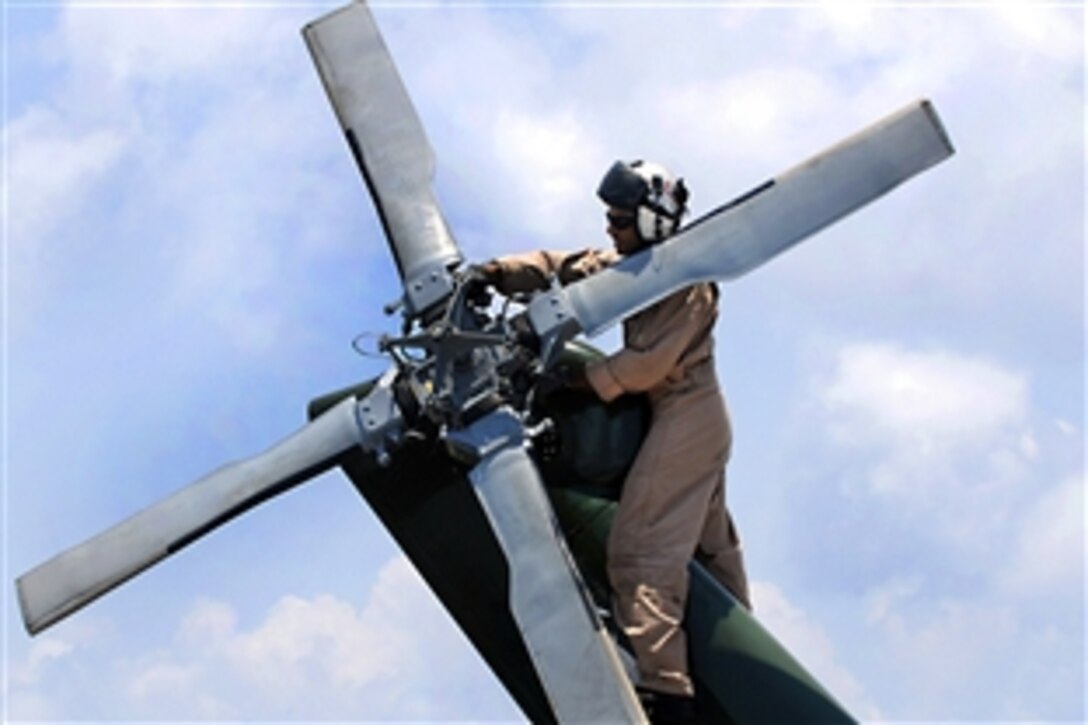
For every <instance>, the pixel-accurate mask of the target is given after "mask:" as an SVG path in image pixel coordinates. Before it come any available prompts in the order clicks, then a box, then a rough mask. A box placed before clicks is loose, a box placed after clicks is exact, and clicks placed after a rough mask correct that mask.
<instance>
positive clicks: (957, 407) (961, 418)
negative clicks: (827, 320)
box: [821, 343, 1028, 455]
mask: <svg viewBox="0 0 1088 725" xmlns="http://www.w3.org/2000/svg"><path fill="white" fill-rule="evenodd" d="M821 399H822V402H823V404H824V406H825V407H826V410H827V412H828V414H829V416H830V417H831V419H832V420H833V421H834V424H835V434H836V436H837V438H838V439H839V440H840V441H841V442H843V443H845V444H851V445H859V444H860V445H866V444H873V443H877V444H887V445H890V446H892V447H896V448H899V447H909V448H911V449H912V450H913V451H915V452H917V453H918V454H921V455H929V454H932V453H933V452H935V451H939V450H942V449H947V448H955V447H959V446H970V445H972V444H974V443H977V442H981V441H988V440H990V439H991V438H992V437H993V436H995V434H998V433H1000V432H1002V431H1004V430H1006V429H1008V428H1010V427H1013V428H1018V429H1019V428H1020V427H1022V426H1023V425H1024V422H1025V416H1026V413H1027V400H1028V384H1027V380H1026V379H1025V378H1024V376H1023V375H1018V374H1015V373H1011V372H1009V371H1007V370H1004V369H1002V368H1001V367H1000V366H998V365H995V364H994V363H992V362H989V361H986V360H982V359H977V358H970V357H965V356H962V355H957V354H952V353H948V352H944V351H933V352H918V351H910V350H904V349H902V348H900V347H898V346H895V345H891V344H885V343H858V344H852V345H847V346H845V347H844V348H843V349H842V350H841V351H840V352H839V355H838V361H837V363H836V369H835V372H834V374H833V377H832V379H831V380H830V382H829V384H828V386H827V388H826V390H824V392H823V393H822V395H821ZM1018 432H1020V431H1019V430H1018Z"/></svg>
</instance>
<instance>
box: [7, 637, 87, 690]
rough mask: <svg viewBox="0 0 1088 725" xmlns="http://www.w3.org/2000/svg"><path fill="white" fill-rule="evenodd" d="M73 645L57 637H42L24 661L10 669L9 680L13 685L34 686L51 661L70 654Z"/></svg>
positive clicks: (32, 646)
mask: <svg viewBox="0 0 1088 725" xmlns="http://www.w3.org/2000/svg"><path fill="white" fill-rule="evenodd" d="M73 649H74V645H73V644H72V643H71V642H68V641H67V640H63V639H59V638H57V637H43V638H42V639H39V640H37V641H35V642H34V644H33V645H31V647H30V652H29V653H28V654H27V658H26V661H25V662H23V663H22V664H20V665H18V666H16V667H14V668H12V672H11V680H12V682H13V683H14V684H15V685H18V686H28V685H34V684H36V683H37V682H38V680H39V679H41V677H42V673H43V670H44V669H45V668H46V667H47V666H48V665H49V663H50V661H52V660H59V659H61V658H63V657H66V656H67V655H69V654H71V653H72V651H73Z"/></svg>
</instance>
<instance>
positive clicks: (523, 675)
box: [309, 345, 854, 723]
mask: <svg viewBox="0 0 1088 725" xmlns="http://www.w3.org/2000/svg"><path fill="white" fill-rule="evenodd" d="M564 354H565V355H566V356H567V357H568V360H569V361H578V362H585V361H587V360H590V359H593V358H595V357H597V356H599V355H600V353H598V352H596V351H595V350H593V349H592V348H590V347H588V346H584V345H569V346H568V348H567V350H566V352H565V353H564ZM372 384H373V382H372V381H371V382H368V383H363V384H360V385H357V386H353V387H350V388H345V389H343V390H339V391H336V392H334V393H330V394H328V395H325V396H323V397H321V398H318V399H316V400H314V401H313V402H312V403H311V404H310V407H309V415H310V417H311V418H313V417H316V416H317V415H320V414H321V413H322V412H323V411H325V410H327V409H328V408H329V407H331V406H332V405H334V404H335V403H336V402H338V401H340V400H342V399H343V398H345V397H347V396H355V397H359V396H361V395H364V394H365V393H366V391H367V390H369V388H370V386H371V385H372ZM540 412H541V413H543V414H545V415H547V416H548V417H550V418H551V419H552V420H553V421H554V423H555V434H554V436H553V437H552V440H550V441H548V442H545V443H544V444H543V445H540V446H539V447H540V448H541V449H542V450H539V451H536V456H537V459H538V464H539V467H540V470H541V475H542V477H543V478H544V481H545V484H546V485H547V488H548V492H549V494H550V496H551V500H552V504H553V506H554V507H555V510H556V514H557V516H558V518H559V522H560V525H561V527H562V529H563V532H564V534H565V536H566V538H567V542H568V544H569V546H570V549H571V552H572V553H573V555H574V558H575V560H576V561H577V563H578V566H579V568H580V569H581V571H582V574H583V576H584V577H585V580H586V583H587V585H588V587H589V589H590V591H591V593H592V594H593V596H594V598H595V599H596V600H597V602H598V604H599V605H601V606H607V602H608V596H609V588H608V578H607V575H606V572H605V542H606V541H607V537H608V531H609V528H610V526H611V523H612V517H613V514H614V511H615V506H616V503H615V502H616V499H617V497H618V495H619V491H620V489H621V487H622V482H623V477H624V475H625V473H626V471H627V469H628V468H629V467H630V465H631V463H632V461H633V460H634V456H635V454H636V453H637V451H638V448H639V445H640V444H641V442H642V439H643V437H644V436H645V434H646V430H647V429H648V426H649V422H650V411H649V407H648V405H647V403H646V401H645V400H644V399H642V398H641V397H635V396H630V397H624V398H621V399H619V400H618V401H616V402H614V403H612V404H609V405H604V404H602V403H600V402H599V401H598V400H596V398H595V397H593V396H592V395H587V394H578V393H572V392H565V391H564V392H560V393H557V394H555V395H553V396H551V398H550V399H549V400H548V401H547V402H546V403H544V404H542V410H541V411H540ZM340 463H341V467H342V468H343V469H344V472H345V473H346V474H347V475H348V477H349V478H350V479H351V481H352V483H353V484H354V485H355V487H356V489H358V491H359V493H360V494H362V496H363V498H365V499H366V501H367V503H368V504H369V505H370V506H371V508H372V509H373V510H374V512H375V513H376V514H377V515H378V518H379V519H381V521H382V523H383V524H384V525H385V527H386V528H387V529H388V530H389V532H390V534H391V535H392V536H393V538H394V539H395V540H396V541H397V543H398V544H399V545H400V547H401V548H402V549H403V550H404V553H405V554H406V555H407V556H408V558H409V559H410V560H411V561H412V563H413V564H414V565H415V567H416V568H417V569H418V570H419V572H420V574H421V575H422V576H423V578H424V580H425V581H426V582H427V584H428V585H429V586H430V587H431V589H432V590H433V591H434V593H435V594H436V595H437V596H438V598H439V599H440V600H441V601H442V603H443V605H444V606H445V607H446V609H447V611H449V613H450V615H451V616H452V617H453V618H454V620H455V621H456V622H457V624H458V626H460V627H461V629H462V631H464V633H465V635H466V636H467V637H468V638H469V639H470V640H471V641H472V643H473V645H475V647H476V649H477V650H478V651H479V653H480V655H481V656H482V657H483V658H484V660H485V661H486V662H487V664H488V665H489V666H490V667H491V669H492V671H494V672H495V674H496V676H498V678H499V679H500V681H501V682H502V683H503V685H504V686H505V687H506V689H507V690H508V691H509V692H510V694H511V696H512V697H513V698H514V699H515V700H516V701H517V703H518V705H519V706H520V707H521V709H522V711H523V712H524V713H525V716H526V717H527V718H528V719H529V720H531V721H532V722H534V723H549V722H555V716H554V714H553V713H552V710H551V707H550V706H549V704H548V700H547V697H546V696H545V694H544V690H543V688H542V687H541V684H540V681H539V679H538V678H537V676H536V673H535V671H534V670H533V666H532V663H531V661H530V659H529V656H528V653H527V652H526V651H525V646H524V644H523V643H522V640H521V637H520V636H519V634H518V630H517V627H516V626H515V623H514V619H513V617H512V616H511V614H510V611H509V609H508V608H507V601H508V599H509V597H508V591H507V581H508V579H509V577H508V572H507V563H506V559H505V558H504V557H503V555H502V551H501V549H500V548H499V545H498V543H497V542H496V540H495V537H494V535H493V534H492V532H491V528H490V526H489V525H488V522H487V519H486V517H485V516H484V513H483V511H482V510H481V508H480V505H479V503H478V502H477V499H476V496H475V495H474V493H473V491H472V489H471V486H470V484H469V481H468V479H467V476H466V473H467V471H466V470H465V469H464V467H463V466H460V465H459V464H457V463H455V462H453V461H452V460H451V459H450V458H449V457H448V456H447V455H446V454H445V452H444V451H443V450H441V448H440V447H439V446H435V445H434V444H433V443H421V442H410V443H408V444H407V445H406V446H405V447H404V448H402V449H400V450H399V451H398V452H397V454H396V456H395V463H394V465H393V466H391V467H389V468H381V467H379V466H378V465H377V464H376V463H375V461H374V460H373V457H372V456H368V455H366V454H364V453H363V452H362V451H361V449H360V450H357V451H353V452H351V453H349V454H346V455H345V456H344V457H343V459H342V460H341V462H340ZM691 568H692V571H691V591H690V595H689V598H688V611H687V615H686V625H685V626H686V629H687V631H688V638H689V657H690V658H691V665H692V674H693V679H694V681H695V687H696V694H697V697H698V698H699V700H700V710H701V712H702V713H703V715H704V717H707V718H708V719H710V718H712V719H714V720H719V721H721V722H735V723H804V722H809V723H817V722H818V723H839V722H842V723H850V722H854V720H853V718H851V717H850V715H849V714H848V713H847V712H846V711H845V710H844V709H843V708H842V707H841V706H840V705H839V704H838V703H837V702H836V701H835V700H834V698H833V697H832V696H831V695H830V694H829V693H828V692H827V691H826V690H825V689H824V688H823V687H822V686H821V685H820V684H819V683H818V682H817V681H816V680H815V679H814V678H813V677H812V676H811V675H810V674H809V673H808V672H806V671H805V669H804V668H803V667H802V666H801V665H800V664H799V663H798V662H797V661H796V660H795V659H794V658H793V657H792V656H791V655H790V654H789V653H788V652H787V651H786V650H785V648H783V647H782V646H781V645H780V644H779V643H778V642H777V641H776V640H775V639H774V637H772V636H771V635H770V633H768V632H767V631H766V630H765V629H764V628H763V627H762V626H761V625H760V624H759V623H758V622H757V621H756V620H755V619H754V618H753V617H752V616H751V615H750V614H749V613H748V612H747V611H746V610H745V609H744V608H743V607H741V606H739V605H738V604H737V603H736V601H735V600H734V599H733V597H732V596H731V595H730V594H729V592H728V591H726V590H725V589H724V588H723V587H722V586H720V585H719V584H718V583H717V582H716V581H714V580H713V579H712V578H711V577H710V576H709V575H708V574H707V572H706V570H705V569H704V568H703V567H702V566H701V565H700V564H699V563H698V562H697V561H693V562H692V564H691Z"/></svg>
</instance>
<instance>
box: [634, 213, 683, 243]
mask: <svg viewBox="0 0 1088 725" xmlns="http://www.w3.org/2000/svg"><path fill="white" fill-rule="evenodd" d="M637 222H638V234H639V237H640V238H641V239H642V241H644V242H646V243H647V244H657V243H658V242H660V241H663V240H665V239H667V238H668V237H671V236H672V235H673V233H674V232H675V231H676V220H675V219H673V218H671V217H669V216H668V215H666V214H662V213H661V212H660V211H658V210H655V209H651V208H650V207H649V206H645V205H643V206H640V207H639V208H638V220H637Z"/></svg>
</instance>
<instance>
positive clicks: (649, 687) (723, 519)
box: [480, 161, 751, 723]
mask: <svg viewBox="0 0 1088 725" xmlns="http://www.w3.org/2000/svg"><path fill="white" fill-rule="evenodd" d="M597 194H598V196H599V197H600V198H601V199H602V201H604V202H605V204H607V205H608V210H607V212H606V216H607V219H608V234H609V236H610V237H611V238H612V242H613V245H614V251H613V250H591V249H587V250H582V251H578V252H573V253H562V252H543V251H542V252H531V253H528V254H521V255H512V256H508V257H501V258H498V259H495V260H493V261H491V262H489V263H487V264H485V265H483V267H481V268H480V270H481V274H482V276H483V277H484V279H485V281H486V282H488V283H490V284H492V285H493V286H494V287H495V288H496V289H498V290H499V291H500V292H503V293H505V294H511V293H515V292H527V291H532V290H539V289H546V288H547V287H548V285H549V281H550V278H551V277H552V276H556V277H558V279H559V281H560V283H561V284H569V283H570V282H573V281H575V280H577V279H580V278H582V277H585V276H586V275H589V274H593V273H594V272H596V271H598V270H599V269H601V268H603V267H605V266H607V265H609V264H612V263H614V262H616V261H618V260H619V259H621V258H622V256H625V255H629V254H634V253H635V252H638V251H640V250H642V249H644V248H646V247H647V246H649V245H653V244H659V243H662V242H664V241H665V240H666V239H667V238H668V237H670V236H672V234H674V233H675V232H676V230H677V228H678V226H679V222H680V218H681V217H682V216H683V214H684V213H685V212H686V202H687V198H688V192H687V189H686V188H685V187H684V183H683V180H679V179H676V180H674V179H673V177H672V176H671V175H670V174H669V173H668V172H667V171H665V169H663V168H661V167H660V166H658V165H656V164H650V163H645V162H641V161H636V162H632V163H625V162H620V161H617V162H616V163H615V164H614V165H613V166H612V168H611V169H610V170H609V172H608V173H607V174H606V175H605V177H604V179H603V180H602V181H601V184H600V187H599V188H598V191H597ZM717 315H718V289H717V287H716V286H715V285H714V284H709V283H704V284H697V285H694V286H692V287H688V288H686V289H683V290H680V291H679V292H676V293H674V294H673V295H671V296H669V297H666V298H665V299H663V300H661V301H660V302H657V303H656V304H654V305H652V306H651V307H648V308H646V309H645V310H643V311H641V312H639V313H637V314H635V315H632V316H631V317H629V318H628V319H627V320H625V321H624V324H623V339H624V346H623V348H622V349H620V350H619V351H618V352H616V353H614V354H612V355H610V356H608V357H607V358H605V359H603V360H600V361H598V362H594V363H591V364H589V365H587V366H586V368H585V370H584V377H582V376H581V375H576V376H575V377H576V380H577V382H575V383H574V384H575V385H576V386H585V387H588V388H590V389H591V390H592V391H593V392H595V393H596V394H597V396H598V397H600V399H601V400H603V401H605V402H608V401H611V400H613V399H615V398H617V397H618V396H620V395H624V394H628V393H644V394H646V395H647V396H648V397H649V400H650V404H651V409H652V423H651V426H650V431H649V433H648V435H647V437H646V440H645V441H644V442H643V444H642V447H641V449H640V450H639V453H638V456H637V457H636V459H635V462H634V465H633V466H632V468H631V470H630V472H629V473H628V475H627V478H626V480H625V481H624V484H623V490H622V493H621V495H620V501H619V506H618V508H617V511H616V516H615V520H614V523H613V525H612V531H611V534H610V537H609V541H608V576H609V580H610V583H611V585H612V590H613V593H614V600H613V610H614V614H615V617H616V620H617V622H618V624H619V625H620V627H622V629H623V631H624V633H625V634H626V636H627V638H628V640H629V641H630V643H631V646H632V648H633V649H634V653H635V656H636V660H637V662H638V667H639V675H640V681H639V683H638V689H639V692H640V696H641V698H642V700H643V703H644V706H645V707H646V710H647V712H648V714H649V715H650V718H651V721H652V722H655V723H660V722H690V721H692V720H693V718H694V698H693V692H694V691H693V689H692V683H691V678H690V677H689V675H688V662H687V643H686V638H685V635H684V631H683V629H682V620H683V615H684V605H685V601H686V599H687V593H688V568H687V567H688V563H689V562H690V560H691V558H692V556H693V555H694V554H695V553H696V551H698V552H699V553H700V555H701V557H702V559H703V561H704V563H705V564H706V566H707V568H708V570H709V571H710V573H711V574H712V575H713V576H714V577H715V578H716V579H717V580H718V581H719V582H720V583H721V584H722V585H724V586H725V587H726V588H727V589H728V590H729V591H730V592H731V593H732V594H733V596H734V597H735V598H736V599H737V600H738V601H739V602H740V603H741V604H742V605H743V606H745V607H747V608H749V609H750V608H751V603H750V600H749V596H748V582H747V577H746V575H745V570H744V562H743V558H742V555H741V547H740V540H739V537H738V535H737V531H736V528H735V527H734V525H733V521H732V518H731V517H730V514H729V511H728V510H727V509H726V506H725V464H726V461H727V460H728V459H729V452H730V447H731V443H732V431H731V429H730V424H729V417H728V414H727V413H726V409H725V402H724V399H723V397H722V393H721V389H720V388H719V386H718V380H717V375H716V372H715V369H714V367H715V366H714V340H713V327H714V322H715V320H716V319H717Z"/></svg>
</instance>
